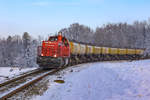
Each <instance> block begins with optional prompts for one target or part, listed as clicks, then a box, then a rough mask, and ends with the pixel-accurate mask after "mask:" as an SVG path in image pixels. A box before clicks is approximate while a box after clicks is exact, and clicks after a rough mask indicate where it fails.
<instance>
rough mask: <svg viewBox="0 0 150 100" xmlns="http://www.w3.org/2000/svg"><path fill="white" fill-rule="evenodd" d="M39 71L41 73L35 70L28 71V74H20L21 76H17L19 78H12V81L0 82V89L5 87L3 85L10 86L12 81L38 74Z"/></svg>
mask: <svg viewBox="0 0 150 100" xmlns="http://www.w3.org/2000/svg"><path fill="white" fill-rule="evenodd" d="M40 71H41V70H40V69H35V70H32V71H29V72H27V73H25V74H21V75H19V76H17V77H14V78H12V79H9V80H7V81H4V82H1V83H0V88H1V87H2V86H5V85H7V84H10V83H12V82H14V81H17V80H19V79H21V78H24V77H27V76H29V75H31V74H34V73H38V72H40Z"/></svg>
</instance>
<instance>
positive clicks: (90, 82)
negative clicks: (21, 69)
mask: <svg viewBox="0 0 150 100" xmlns="http://www.w3.org/2000/svg"><path fill="white" fill-rule="evenodd" d="M77 66H80V67H77ZM77 66H73V67H70V68H67V69H66V70H64V71H62V72H60V73H59V74H60V75H59V74H58V75H53V76H51V77H49V80H50V82H49V89H48V90H47V91H46V92H44V94H43V95H41V96H36V97H35V98H33V100H149V99H150V60H141V61H132V62H128V61H121V62H99V63H91V64H81V65H77ZM72 71H73V72H72ZM60 76H61V77H62V78H60ZM58 77H59V78H58ZM56 79H62V80H64V81H65V83H64V84H60V83H55V82H54V80H56Z"/></svg>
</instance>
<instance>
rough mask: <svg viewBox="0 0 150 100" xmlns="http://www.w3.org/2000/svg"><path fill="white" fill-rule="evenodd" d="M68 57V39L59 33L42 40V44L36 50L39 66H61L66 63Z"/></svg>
mask: <svg viewBox="0 0 150 100" xmlns="http://www.w3.org/2000/svg"><path fill="white" fill-rule="evenodd" d="M69 57H70V48H69V41H68V40H67V39H66V38H65V37H63V36H62V35H61V34H59V35H58V36H51V37H49V39H48V40H47V41H43V42H42V46H41V47H40V48H39V50H38V57H37V63H38V64H39V66H42V67H43V66H44V67H48V68H49V67H50V66H51V67H53V66H54V67H55V66H63V65H67V64H68V61H69V60H68V59H69ZM58 64H60V65H58Z"/></svg>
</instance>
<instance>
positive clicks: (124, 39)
mask: <svg viewBox="0 0 150 100" xmlns="http://www.w3.org/2000/svg"><path fill="white" fill-rule="evenodd" d="M60 31H61V32H62V35H63V36H65V37H66V38H67V39H69V40H70V41H76V42H80V43H85V44H91V45H96V46H105V47H117V48H145V49H146V52H145V54H146V55H149V54H150V19H149V20H146V21H135V22H134V23H132V24H128V23H109V24H106V25H103V26H101V27H97V28H96V29H95V30H93V29H91V28H90V27H88V26H86V25H81V24H79V23H73V24H71V25H70V26H69V27H68V28H63V29H61V30H60ZM42 40H43V39H42V38H40V36H39V38H37V39H33V37H32V36H30V34H29V33H27V32H25V33H24V34H23V36H19V35H15V36H8V37H7V38H2V37H1V38H0V66H18V67H33V66H37V64H36V56H37V46H39V45H40V44H41V41H42Z"/></svg>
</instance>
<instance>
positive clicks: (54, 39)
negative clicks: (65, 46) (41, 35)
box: [48, 37, 58, 42]
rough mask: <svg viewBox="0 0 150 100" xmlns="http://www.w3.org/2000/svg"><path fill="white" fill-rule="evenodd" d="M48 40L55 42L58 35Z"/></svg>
mask: <svg viewBox="0 0 150 100" xmlns="http://www.w3.org/2000/svg"><path fill="white" fill-rule="evenodd" d="M48 40H49V41H51V42H54V41H57V40H58V39H57V37H49V39H48Z"/></svg>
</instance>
